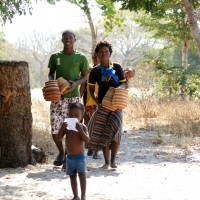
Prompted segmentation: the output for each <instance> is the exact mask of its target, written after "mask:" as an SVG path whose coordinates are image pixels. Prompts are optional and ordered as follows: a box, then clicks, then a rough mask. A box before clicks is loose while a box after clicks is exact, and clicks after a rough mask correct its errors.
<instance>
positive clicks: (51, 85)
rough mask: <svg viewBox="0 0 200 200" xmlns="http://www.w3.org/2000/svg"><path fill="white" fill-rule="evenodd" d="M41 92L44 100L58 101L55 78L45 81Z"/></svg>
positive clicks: (58, 91) (58, 93)
mask: <svg viewBox="0 0 200 200" xmlns="http://www.w3.org/2000/svg"><path fill="white" fill-rule="evenodd" d="M42 92H43V97H44V99H45V100H46V101H59V100H60V98H61V94H60V90H59V86H58V83H57V80H50V81H47V82H45V87H44V88H43V89H42Z"/></svg>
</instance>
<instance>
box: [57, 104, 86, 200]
mask: <svg viewBox="0 0 200 200" xmlns="http://www.w3.org/2000/svg"><path fill="white" fill-rule="evenodd" d="M83 116H84V106H83V105H82V104H81V103H71V104H70V105H69V114H68V117H69V118H77V119H78V122H76V125H75V128H76V129H77V131H74V130H69V125H68V124H67V122H64V123H63V124H62V126H61V129H60V131H59V132H58V135H57V137H58V138H57V139H58V140H62V138H63V137H64V135H66V152H67V153H68V154H67V156H66V174H67V175H69V176H70V181H71V188H72V192H73V195H74V198H73V199H72V200H86V197H85V193H86V161H85V155H84V149H85V142H88V141H89V137H88V131H87V127H86V126H85V125H83V124H81V123H80V122H81V121H82V119H83ZM77 173H78V175H79V179H80V187H81V199H80V198H79V196H78V188H77Z"/></svg>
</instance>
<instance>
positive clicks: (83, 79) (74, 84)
mask: <svg viewBox="0 0 200 200" xmlns="http://www.w3.org/2000/svg"><path fill="white" fill-rule="evenodd" d="M87 77H88V71H84V72H82V73H81V78H80V79H78V80H77V81H72V80H69V82H70V83H71V87H70V92H71V91H72V90H74V89H75V88H76V87H77V86H78V85H81V84H82V83H85V82H86V80H87Z"/></svg>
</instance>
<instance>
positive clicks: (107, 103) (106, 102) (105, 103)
mask: <svg viewBox="0 0 200 200" xmlns="http://www.w3.org/2000/svg"><path fill="white" fill-rule="evenodd" d="M114 92H115V88H113V87H110V88H109V89H108V91H107V93H106V95H105V96H104V98H103V100H102V103H101V105H102V107H104V108H106V109H108V110H110V111H115V110H116V109H117V108H116V107H115V106H113V104H112V99H113V95H114Z"/></svg>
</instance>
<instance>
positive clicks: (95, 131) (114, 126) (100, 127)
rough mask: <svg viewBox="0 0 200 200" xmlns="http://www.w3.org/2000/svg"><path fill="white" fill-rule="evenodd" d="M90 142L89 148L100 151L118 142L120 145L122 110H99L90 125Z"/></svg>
mask: <svg viewBox="0 0 200 200" xmlns="http://www.w3.org/2000/svg"><path fill="white" fill-rule="evenodd" d="M88 131H89V134H90V141H89V143H88V148H89V149H91V150H93V151H98V150H100V149H102V148H103V147H104V146H107V145H108V144H111V142H112V141H116V142H117V143H118V144H120V141H121V136H122V110H116V111H109V110H107V109H105V108H102V107H101V108H99V109H98V110H97V111H96V112H95V113H94V114H93V116H92V118H91V119H90V121H89V124H88Z"/></svg>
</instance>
